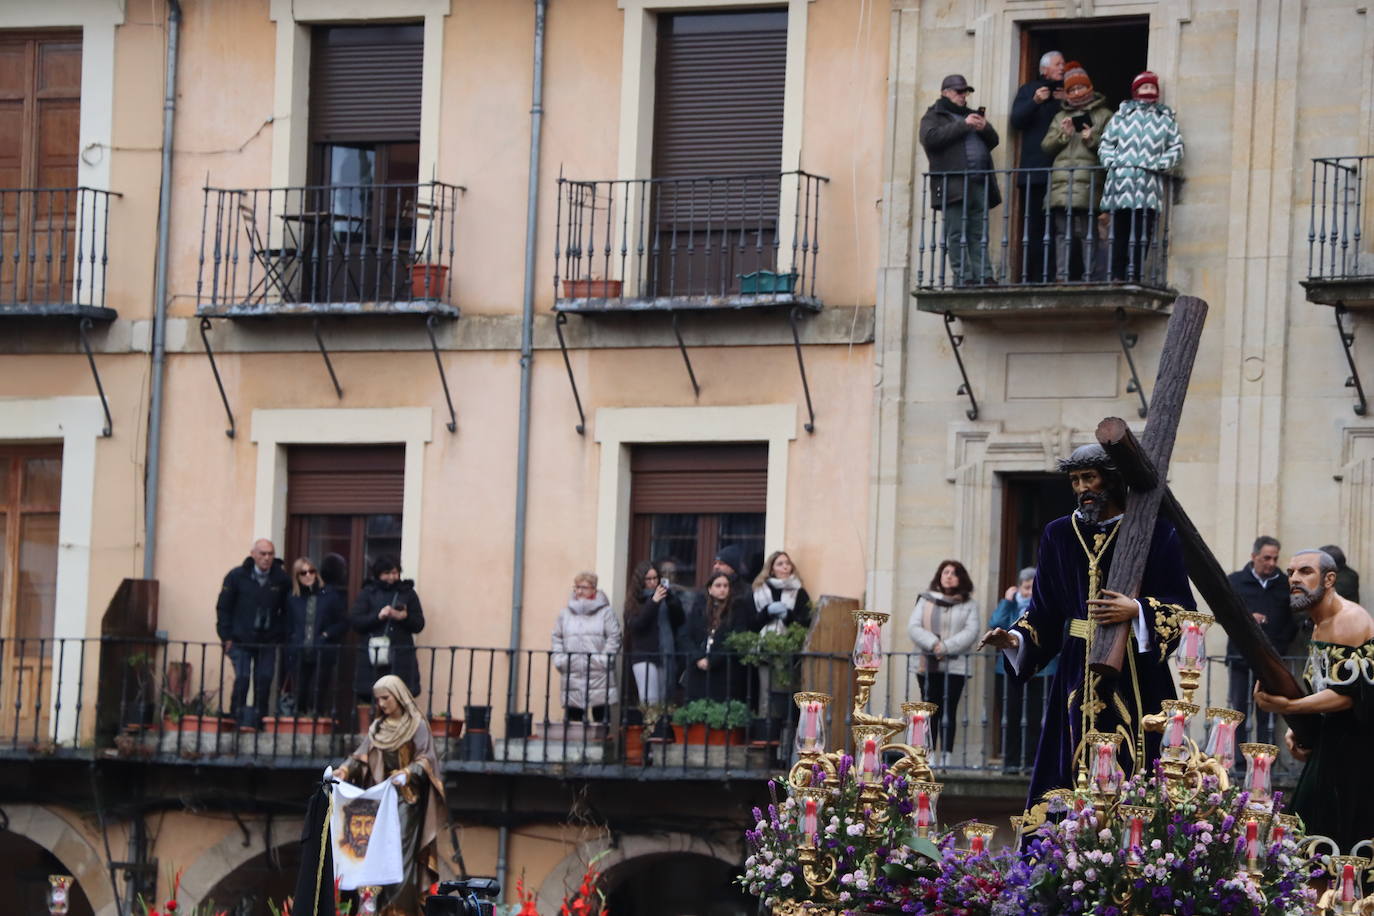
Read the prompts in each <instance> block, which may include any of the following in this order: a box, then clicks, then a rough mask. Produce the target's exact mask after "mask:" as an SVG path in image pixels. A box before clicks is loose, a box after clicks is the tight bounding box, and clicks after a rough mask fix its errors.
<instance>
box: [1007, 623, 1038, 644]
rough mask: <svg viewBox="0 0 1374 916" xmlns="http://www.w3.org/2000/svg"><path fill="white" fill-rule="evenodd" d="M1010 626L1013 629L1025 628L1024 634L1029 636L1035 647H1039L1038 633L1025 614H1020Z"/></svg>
mask: <svg viewBox="0 0 1374 916" xmlns="http://www.w3.org/2000/svg"><path fill="white" fill-rule="evenodd" d="M1011 627H1012V629H1013V630H1025V631H1026V635H1027V636H1029V637H1030V639H1031V642H1033V643H1035V647H1036V648H1037V649H1038V648H1040V634H1039V633H1038V632H1036V629H1035V627H1034V626H1033V625H1032V624H1031V622H1030V618H1029V617H1027V616H1026V615H1025V614H1022V615H1021V619H1020V620H1018V621H1016V623H1013V624H1012V625H1011Z"/></svg>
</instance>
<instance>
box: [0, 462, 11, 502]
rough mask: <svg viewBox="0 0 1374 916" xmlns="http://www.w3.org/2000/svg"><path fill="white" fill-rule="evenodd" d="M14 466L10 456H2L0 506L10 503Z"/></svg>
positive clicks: (0, 464)
mask: <svg viewBox="0 0 1374 916" xmlns="http://www.w3.org/2000/svg"><path fill="white" fill-rule="evenodd" d="M12 464H14V462H13V461H11V460H10V458H9V456H8V455H0V506H5V505H8V504H9V501H10V465H12Z"/></svg>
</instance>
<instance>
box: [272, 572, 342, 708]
mask: <svg viewBox="0 0 1374 916" xmlns="http://www.w3.org/2000/svg"><path fill="white" fill-rule="evenodd" d="M347 631H348V606H347V603H346V602H345V601H344V596H343V594H342V593H341V592H338V591H335V590H334V589H333V588H330V587H329V586H328V585H327V584H325V582H324V580H323V579H321V577H320V571H319V568H318V567H317V566H316V565H315V561H314V560H311V559H310V558H309V557H301V558H300V559H298V560H296V562H295V563H293V564H292V565H291V594H290V595H288V596H287V598H286V670H287V671H288V672H290V674H291V688H292V699H293V702H292V703H291V704H290V705H291V706H292V707H294V711H295V713H296V714H297V715H314V714H315V713H316V711H317V710H318V709H319V705H320V704H319V700H320V696H321V695H322V694H327V693H328V691H329V688H330V687H331V686H332V685H333V684H334V679H333V672H335V671H337V670H338V662H339V641H340V640H342V639H343V635H344V633H346V632H347ZM283 705H285V704H283Z"/></svg>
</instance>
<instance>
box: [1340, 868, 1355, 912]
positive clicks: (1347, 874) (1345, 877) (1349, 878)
mask: <svg viewBox="0 0 1374 916" xmlns="http://www.w3.org/2000/svg"><path fill="white" fill-rule="evenodd" d="M1354 902H1355V866H1353V865H1350V864H1348V863H1347V864H1346V865H1345V866H1344V867H1343V868H1342V869H1341V903H1354Z"/></svg>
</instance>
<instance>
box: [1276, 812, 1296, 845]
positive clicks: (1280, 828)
mask: <svg viewBox="0 0 1374 916" xmlns="http://www.w3.org/2000/svg"><path fill="white" fill-rule="evenodd" d="M1284 837H1288V838H1289V839H1290V840H1292V841H1293V842H1294V843H1297V842H1299V841H1301V840H1302V821H1301V820H1300V819H1299V818H1298V816H1297V815H1296V814H1275V815H1274V823H1272V824H1271V825H1270V826H1269V845H1271V846H1272V845H1274V844H1275V843H1282V842H1283V839H1284Z"/></svg>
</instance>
